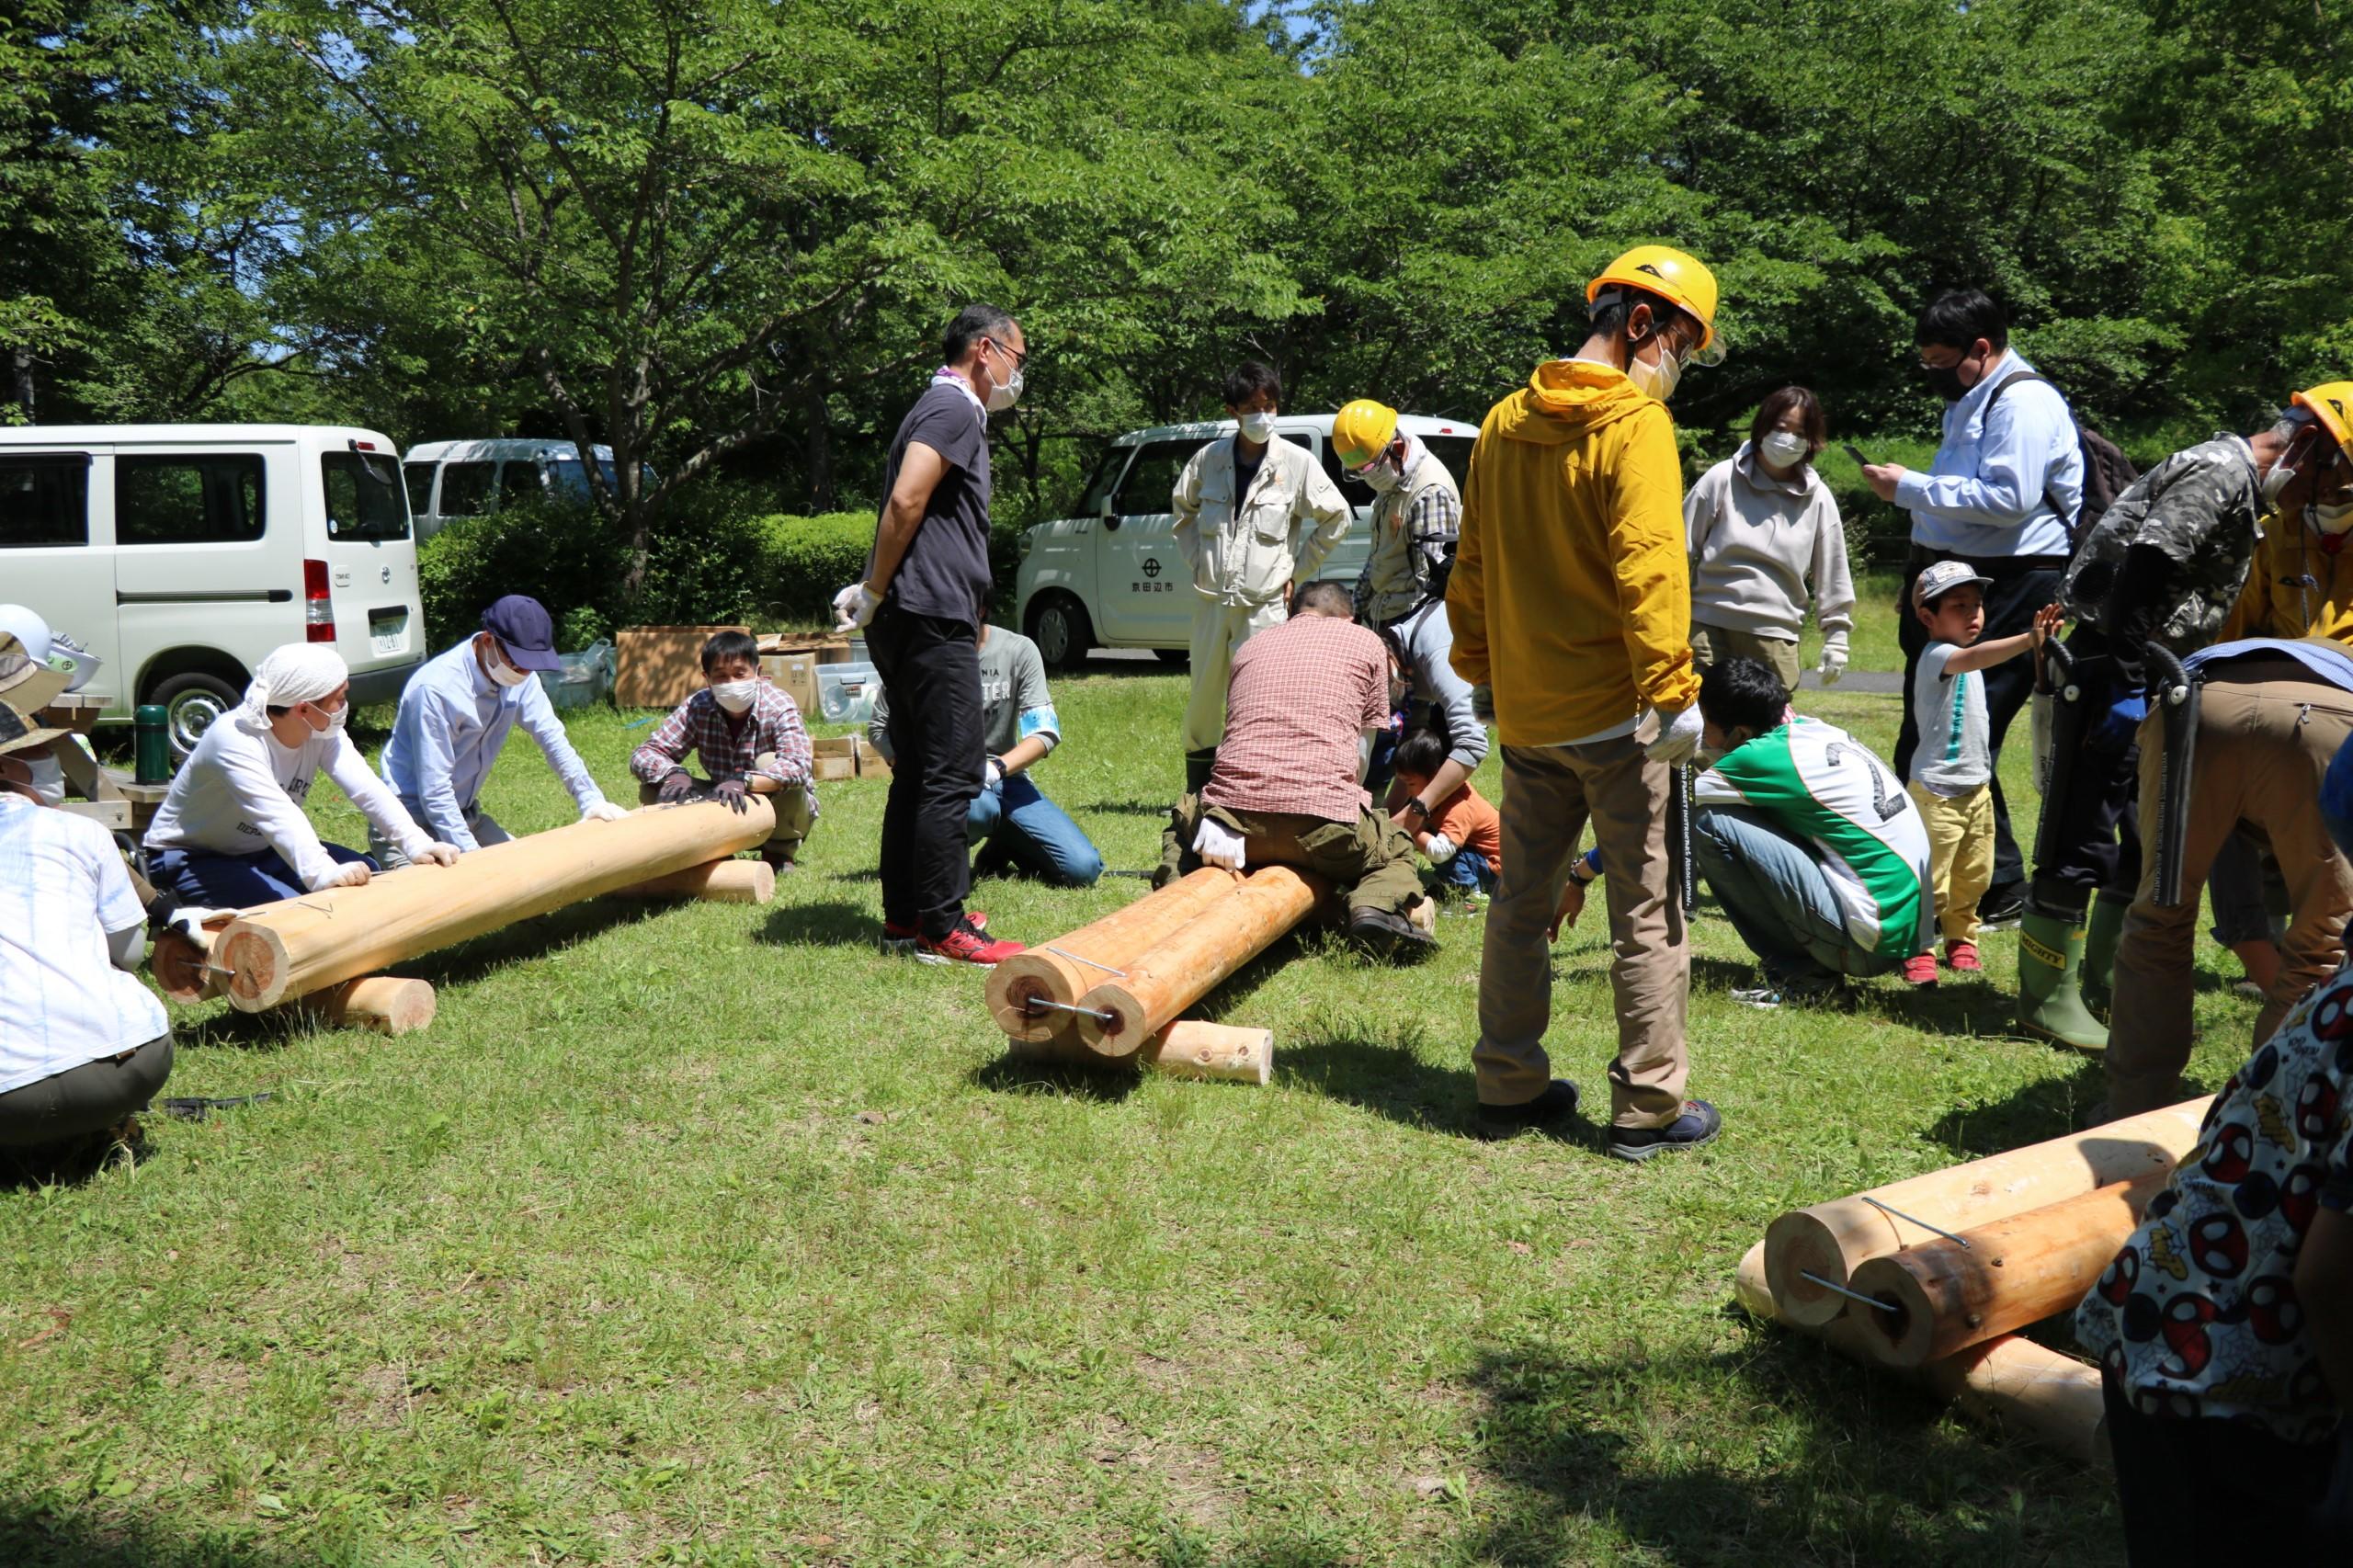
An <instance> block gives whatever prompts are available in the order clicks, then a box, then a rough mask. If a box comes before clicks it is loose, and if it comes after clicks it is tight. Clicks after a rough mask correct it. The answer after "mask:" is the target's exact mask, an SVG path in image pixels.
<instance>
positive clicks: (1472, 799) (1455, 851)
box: [1389, 730, 1504, 893]
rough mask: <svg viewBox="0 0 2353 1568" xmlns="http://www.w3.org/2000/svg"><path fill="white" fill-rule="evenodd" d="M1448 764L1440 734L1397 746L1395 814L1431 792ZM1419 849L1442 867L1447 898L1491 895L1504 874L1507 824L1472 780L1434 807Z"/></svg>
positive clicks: (1418, 838)
mask: <svg viewBox="0 0 2353 1568" xmlns="http://www.w3.org/2000/svg"><path fill="white" fill-rule="evenodd" d="M1445 761H1446V743H1445V742H1444V741H1442V740H1440V739H1439V738H1438V734H1437V733H1436V732H1435V731H1431V730H1415V732H1413V733H1411V734H1409V735H1407V736H1406V737H1405V738H1404V740H1402V741H1399V742H1398V743H1397V760H1396V769H1397V782H1396V783H1395V784H1394V785H1393V786H1392V787H1391V789H1390V791H1389V809H1390V810H1391V811H1392V812H1394V811H1395V810H1396V809H1397V808H1398V807H1400V806H1402V805H1404V803H1405V801H1408V800H1409V799H1411V798H1412V797H1414V796H1415V795H1419V794H1421V793H1422V791H1423V790H1427V789H1428V788H1429V785H1430V780H1431V778H1434V777H1436V776H1437V773H1438V767H1439V765H1440V764H1442V763H1444V762H1445ZM1414 847H1415V848H1416V849H1419V850H1420V851H1421V852H1422V853H1423V854H1425V855H1427V856H1428V857H1429V858H1430V864H1431V865H1433V866H1435V867H1437V868H1438V879H1439V880H1438V891H1439V892H1441V893H1449V892H1452V893H1487V892H1495V882H1496V880H1497V879H1498V878H1500V877H1501V876H1502V875H1503V869H1504V819H1503V814H1502V813H1501V812H1497V811H1496V810H1495V806H1494V805H1493V804H1492V803H1490V802H1489V801H1488V800H1487V798H1486V797H1485V796H1483V795H1482V794H1480V793H1479V791H1478V790H1474V789H1472V787H1471V782H1470V780H1469V779H1465V780H1463V782H1462V786H1461V788H1460V789H1458V790H1455V791H1454V793H1453V794H1451V795H1449V796H1448V797H1447V798H1446V799H1445V800H1443V801H1439V802H1438V804H1437V805H1435V806H1433V807H1431V808H1430V813H1429V815H1428V816H1427V817H1425V818H1423V819H1422V823H1421V826H1420V828H1419V829H1418V830H1417V831H1416V832H1415V834H1414Z"/></svg>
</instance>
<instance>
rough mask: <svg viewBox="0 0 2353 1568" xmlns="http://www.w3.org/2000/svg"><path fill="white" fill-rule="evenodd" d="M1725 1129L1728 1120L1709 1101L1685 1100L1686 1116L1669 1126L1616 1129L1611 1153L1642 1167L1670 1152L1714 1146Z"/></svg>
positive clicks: (1611, 1138) (1684, 1112)
mask: <svg viewBox="0 0 2353 1568" xmlns="http://www.w3.org/2000/svg"><path fill="white" fill-rule="evenodd" d="M1723 1130H1724V1119H1723V1118H1722V1116H1720V1115H1718V1114H1717V1112H1716V1108H1715V1107H1713V1106H1711V1105H1710V1104H1709V1103H1708V1102H1707V1101H1705V1100H1685V1101H1684V1102H1683V1114H1682V1115H1681V1116H1678V1117H1677V1118H1676V1119H1674V1120H1673V1121H1670V1122H1668V1123H1667V1124H1666V1125H1665V1127H1613V1128H1611V1129H1610V1130H1609V1152H1610V1153H1612V1154H1614V1155H1616V1156H1617V1157H1618V1158H1620V1159H1621V1160H1631V1161H1633V1162H1634V1163H1635V1164H1636V1165H1640V1164H1642V1163H1643V1161H1644V1160H1647V1159H1649V1158H1650V1157H1651V1156H1652V1155H1654V1154H1659V1153H1665V1152H1666V1151H1667V1150H1669V1149H1696V1148H1698V1147H1699V1145H1700V1144H1702V1143H1712V1142H1715V1141H1716V1134H1717V1133H1719V1132H1722V1131H1723Z"/></svg>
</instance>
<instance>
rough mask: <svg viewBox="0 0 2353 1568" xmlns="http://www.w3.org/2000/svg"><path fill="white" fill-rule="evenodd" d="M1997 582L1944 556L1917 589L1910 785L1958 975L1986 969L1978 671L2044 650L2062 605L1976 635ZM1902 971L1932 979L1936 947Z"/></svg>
mask: <svg viewBox="0 0 2353 1568" xmlns="http://www.w3.org/2000/svg"><path fill="white" fill-rule="evenodd" d="M1993 581H1994V579H1992V578H1991V577H1988V576H1985V575H1984V574H1981V573H1980V572H1979V571H1978V570H1977V569H1976V568H1975V567H1973V566H1972V565H1971V564H1970V563H1969V562H1966V561H1939V562H1936V563H1934V564H1933V565H1931V566H1929V567H1927V569H1926V570H1925V571H1923V572H1922V573H1921V574H1920V575H1919V577H1918V579H1917V580H1916V581H1915V583H1914V584H1913V587H1912V613H1913V614H1915V615H1916V616H1918V617H1919V618H1920V624H1921V625H1922V626H1923V627H1925V628H1927V634H1928V643H1927V647H1925V648H1923V649H1921V650H1920V657H1919V661H1918V663H1917V664H1915V665H1914V666H1913V673H1912V713H1913V717H1914V718H1915V719H1916V720H1917V721H1918V722H1919V726H1920V743H1919V744H1917V745H1916V746H1915V747H1913V748H1912V775H1911V777H1910V778H1907V779H1906V780H1905V781H1904V784H1905V788H1906V789H1908V790H1910V791H1911V795H1912V803H1913V804H1914V805H1915V806H1917V807H1919V808H1920V820H1921V821H1922V822H1924V823H1926V824H1927V828H1928V852H1929V855H1930V858H1931V859H1930V866H1931V869H1930V871H1929V878H1930V881H1931V882H1932V884H1933V885H1934V887H1935V889H1936V894H1937V923H1938V927H1939V928H1940V929H1941V930H1942V931H1943V933H1944V939H1945V962H1946V963H1947V964H1948V965H1949V966H1950V967H1951V968H1952V970H1953V971H1954V972H1956V973H1961V974H1979V973H1983V972H1984V968H1985V966H1984V964H1983V963H1982V962H1980V961H1979V960H1978V957H1977V923H1978V915H1977V903H1978V900H1980V899H1981V898H1983V897H1984V895H1985V890H1986V889H1987V888H1988V887H1990V886H1992V885H1993V881H1994V746H1993V741H1992V739H1991V736H1990V733H1989V730H1988V726H1987V722H1986V717H1985V713H1986V710H1985V676H1984V674H1983V673H1982V672H1984V671H1985V670H1988V669H1991V668H1993V667H1994V666H1995V665H2003V664H2007V663H2008V662H2009V661H2010V660H2012V659H2015V658H2017V657H2018V655H2019V654H2020V653H2028V652H2029V651H2030V652H2032V653H2035V654H2036V655H2037V656H2040V653H2041V651H2042V645H2043V643H2045V642H2049V641H2050V640H2051V638H2052V635H2053V634H2054V633H2056V632H2057V631H2058V630H2059V622H2060V619H2061V611H2060V608H2059V607H2058V606H2057V605H2055V604H2049V605H2045V606H2043V607H2042V608H2040V609H2039V610H2037V611H2036V612H2035V614H2034V620H2033V623H2032V624H2031V625H2029V627H2028V628H2027V630H2026V631H2021V632H2019V633H2018V635H2017V636H2015V637H1996V638H1995V639H1993V640H1992V641H1991V642H1980V641H1979V640H1978V639H1979V638H1980V637H1982V636H1983V635H1984V631H1985V590H1986V588H1987V587H1989V586H1990V585H1992V584H1993ZM1904 979H1905V980H1906V981H1907V982H1909V983H1912V984H1914V985H1934V984H1935V983H1937V955H1936V953H1935V952H1934V951H1933V950H1930V951H1927V952H1923V953H1915V955H1913V956H1912V957H1911V958H1910V959H1907V960H1904Z"/></svg>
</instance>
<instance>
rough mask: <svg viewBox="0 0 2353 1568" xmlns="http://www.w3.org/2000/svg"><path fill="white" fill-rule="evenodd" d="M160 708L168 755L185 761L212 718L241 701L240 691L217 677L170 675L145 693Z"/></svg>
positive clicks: (215, 719) (212, 720) (210, 724)
mask: <svg viewBox="0 0 2353 1568" xmlns="http://www.w3.org/2000/svg"><path fill="white" fill-rule="evenodd" d="M147 700H148V701H150V702H153V703H155V704H157V705H158V706H160V707H161V708H162V709H163V710H164V728H165V733H168V734H169V735H170V737H171V742H172V756H173V758H174V759H175V760H176V761H179V762H186V761H187V760H188V756H189V755H190V754H191V753H193V752H194V751H195V750H196V743H197V742H199V741H200V740H202V739H203V738H204V732H205V731H207V730H209V729H210V728H211V727H212V726H213V723H214V722H215V721H217V720H219V719H220V718H221V717H222V715H223V714H225V713H227V712H228V711H229V710H231V709H233V708H234V707H235V706H236V705H237V704H238V703H240V702H242V701H244V693H243V692H241V691H239V690H238V689H237V688H236V687H233V686H231V685H230V684H229V683H228V682H227V681H225V680H222V678H221V677H220V676H208V675H184V676H173V677H172V678H171V679H169V680H167V681H165V682H163V683H162V684H161V685H159V686H157V687H155V689H154V690H153V691H152V692H149V693H148V694H147Z"/></svg>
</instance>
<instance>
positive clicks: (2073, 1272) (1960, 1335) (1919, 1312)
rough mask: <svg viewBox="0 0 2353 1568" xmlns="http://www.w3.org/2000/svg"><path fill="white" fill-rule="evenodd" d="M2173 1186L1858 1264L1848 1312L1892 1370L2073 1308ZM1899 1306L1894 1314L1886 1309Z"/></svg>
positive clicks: (2147, 1180)
mask: <svg viewBox="0 0 2353 1568" xmlns="http://www.w3.org/2000/svg"><path fill="white" fill-rule="evenodd" d="M2164 1186H2165V1173H2164V1172H2162V1171H2153V1172H2150V1173H2148V1174H2147V1175H2145V1176H2138V1177H2135V1178H2134V1179H2133V1180H2131V1181H2120V1182H2115V1183H2111V1184H2110V1185H2109V1186H2107V1187H2098V1188H2096V1189H2094V1190H2093V1191H2090V1192H2087V1193H2086V1194H2084V1195H2083V1196H2082V1197H2081V1198H2070V1199H2067V1200H2065V1201H2064V1202H2062V1203H2053V1204H2050V1205H2048V1206H2047V1207H2045V1208H2041V1209H2031V1210H2028V1211H2027V1212H2025V1213H2023V1214H2013V1215H2011V1216H2010V1217H2009V1218H2007V1219H2006V1220H1996V1221H1993V1222H1992V1223H1991V1224H1986V1225H1978V1226H1974V1227H1972V1228H1971V1229H1969V1230H1966V1231H1963V1232H1961V1233H1960V1234H1961V1241H1962V1242H1966V1243H1968V1245H1966V1246H1963V1245H1961V1244H1960V1243H1958V1242H1949V1241H1943V1240H1934V1241H1927V1242H1922V1243H1920V1244H1916V1245H1915V1246H1911V1247H1907V1248H1905V1249H1904V1251H1902V1252H1893V1253H1889V1254H1887V1255H1886V1256H1883V1257H1873V1258H1866V1259H1865V1260H1864V1261H1863V1262H1862V1263H1861V1264H1859V1266H1857V1267H1856V1269H1855V1274H1854V1279H1853V1282H1852V1284H1851V1286H1850V1289H1852V1290H1854V1291H1855V1293H1856V1294H1857V1295H1861V1296H1869V1297H1870V1298H1872V1299H1873V1300H1874V1301H1880V1302H1881V1303H1883V1305H1882V1306H1880V1307H1867V1306H1864V1305H1863V1304H1862V1303H1860V1302H1859V1301H1850V1302H1848V1303H1847V1316H1849V1317H1851V1318H1853V1319H1854V1320H1855V1321H1856V1323H1857V1324H1859V1325H1860V1326H1861V1328H1862V1331H1863V1335H1862V1338H1863V1344H1864V1345H1865V1346H1867V1347H1868V1348H1869V1349H1870V1353H1871V1355H1872V1356H1873V1357H1875V1358H1878V1359H1879V1360H1881V1361H1882V1362H1885V1363H1886V1364H1887V1365H1889V1366H1891V1367H1917V1366H1919V1365H1921V1364H1922V1363H1923V1362H1927V1361H1934V1360H1938V1359H1940V1358H1943V1357H1947V1356H1950V1355H1953V1354H1955V1353H1957V1352H1959V1351H1961V1350H1965V1349H1967V1348H1968V1347H1969V1346H1972V1345H1976V1344H1979V1343H1982V1342H1983V1341H1984V1340H1987V1339H1991V1338H1993V1337H1994V1335H1997V1334H2006V1333H2007V1332H2008V1331H2010V1330H2011V1329H2014V1328H2024V1327H2026V1326H2027V1325H2028V1324H2033V1323H2040V1322H2041V1321H2042V1320H2043V1319H2044V1318H2047V1317H2051V1316H2052V1315H2054V1314H2055V1313H2058V1312H2067V1311H2070V1310H2072V1309H2073V1308H2074V1307H2075V1303H2076V1302H2078V1301H2082V1300H2083V1299H2084V1293H2085V1292H2086V1291H2087V1290H2090V1289H2091V1288H2092V1285H2093V1283H2094V1282H2095V1281H2096V1280H2097V1279H2098V1278H2099V1276H2100V1271H2101V1270H2102V1269H2104V1268H2106V1267H2108V1265H2109V1259H2110V1258H2113V1257H2114V1256H2116V1250H2117V1248H2119V1247H2120V1246H2122V1245H2123V1244H2124V1239H2125V1238H2126V1237H2127V1236H2129V1235H2131V1233H2132V1227H2133V1226H2135V1225H2137V1224H2139V1223H2140V1222H2141V1212H2142V1210H2144V1209H2146V1208H2147V1207H2148V1206H2149V1199H2152V1198H2154V1197H2155V1196H2156V1195H2157V1193H2158V1191H2159V1190H2160V1189H2162V1188H2163V1187H2164ZM1888 1306H1892V1307H1893V1308H1894V1310H1893V1312H1890V1311H1887V1310H1886V1307H1888Z"/></svg>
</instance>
